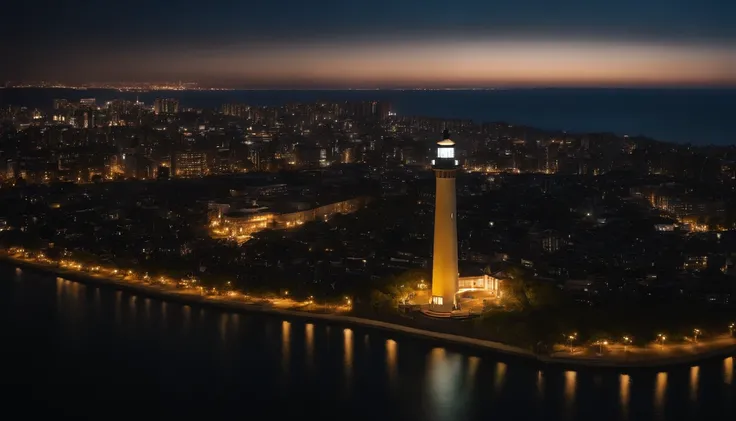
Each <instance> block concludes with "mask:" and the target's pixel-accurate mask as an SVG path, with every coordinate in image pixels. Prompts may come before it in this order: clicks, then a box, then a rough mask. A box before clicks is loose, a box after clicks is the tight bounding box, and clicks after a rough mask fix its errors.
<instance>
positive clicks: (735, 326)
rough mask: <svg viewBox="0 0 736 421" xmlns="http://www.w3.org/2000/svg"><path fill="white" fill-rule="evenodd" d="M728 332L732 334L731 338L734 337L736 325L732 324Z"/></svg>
mask: <svg viewBox="0 0 736 421" xmlns="http://www.w3.org/2000/svg"><path fill="white" fill-rule="evenodd" d="M728 330H729V332H731V336H733V332H734V330H736V323H731V324H730V325H728Z"/></svg>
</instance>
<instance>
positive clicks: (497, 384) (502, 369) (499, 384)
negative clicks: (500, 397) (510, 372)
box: [493, 362, 507, 394]
mask: <svg viewBox="0 0 736 421" xmlns="http://www.w3.org/2000/svg"><path fill="white" fill-rule="evenodd" d="M506 368H507V365H506V364H505V363H502V362H497V363H496V375H495V377H494V380H493V388H494V389H495V391H496V393H497V394H500V393H501V390H503V383H504V381H505V380H506Z"/></svg>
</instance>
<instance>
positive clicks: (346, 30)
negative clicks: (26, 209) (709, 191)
mask: <svg viewBox="0 0 736 421" xmlns="http://www.w3.org/2000/svg"><path fill="white" fill-rule="evenodd" d="M735 21H736V2H735V1H733V0H700V1H697V0H619V1H593V0H588V1H581V0H572V1H564V2H559V1H550V0H501V1H490V0H453V1H437V0H407V1H398V0H396V1H386V0H372V1H369V2H357V1H347V0H343V1H337V0H334V1H333V0H330V1H309V2H308V1H299V0H281V1H278V2H270V1H260V2H233V1H226V0H209V1H206V2H201V1H193V0H180V1H170V0H165V1H153V0H150V1H140V0H127V1H125V2H116V3H112V4H111V3H104V2H99V1H89V0H66V1H54V0H37V1H34V2H12V3H10V4H9V5H5V6H4V10H3V16H2V21H1V22H0V40H2V41H0V53H2V55H3V60H2V63H3V64H2V65H0V79H4V80H9V79H10V80H39V79H45V80H58V81H63V82H91V81H97V82H102V81H175V80H185V81H197V82H200V83H202V84H206V85H214V86H227V87H315V88H317V87H319V88H330V87H334V88H344V87H353V88H376V87H498V86H640V85H644V86H658V85H667V86H692V85H696V86H703V85H705V86H735V85H736V25H735V24H734V22H735Z"/></svg>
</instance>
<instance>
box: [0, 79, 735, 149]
mask: <svg viewBox="0 0 736 421" xmlns="http://www.w3.org/2000/svg"><path fill="white" fill-rule="evenodd" d="M136 97H138V98H139V99H140V100H141V101H143V102H145V103H147V104H151V103H152V102H153V100H154V99H155V98H156V97H175V98H179V99H180V100H181V106H182V107H185V108H188V107H191V108H219V107H221V105H222V104H224V103H230V102H241V103H246V104H250V105H271V106H274V105H282V104H285V103H288V102H303V103H306V102H316V101H359V100H378V101H388V102H390V103H391V104H392V108H393V111H395V112H397V114H398V115H400V116H425V117H441V118H461V119H472V120H474V121H477V122H496V121H505V122H508V123H511V124H515V125H525V126H532V127H538V128H542V129H549V130H564V131H568V132H611V133H616V134H619V135H630V136H635V135H644V136H648V137H651V138H655V139H657V140H663V141H670V142H678V143H692V144H693V145H708V144H718V145H731V144H736V124H734V110H736V89H509V90H493V91H481V90H467V91H462V90H452V91H398V90H363V91H359V90H354V91H168V92H166V91H158V92H146V93H139V94H136V93H122V92H117V91H113V90H99V89H91V90H86V91H84V90H81V91H77V90H69V89H0V104H5V105H7V104H13V105H24V106H27V107H37V108H50V107H51V104H52V101H53V99H54V98H68V99H79V98H96V99H97V102H98V104H102V103H104V101H107V100H110V99H114V98H127V99H132V100H135V99H136Z"/></svg>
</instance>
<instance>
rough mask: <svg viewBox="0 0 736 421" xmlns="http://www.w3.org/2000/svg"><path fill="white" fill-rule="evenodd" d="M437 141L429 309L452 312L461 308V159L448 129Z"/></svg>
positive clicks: (434, 163)
mask: <svg viewBox="0 0 736 421" xmlns="http://www.w3.org/2000/svg"><path fill="white" fill-rule="evenodd" d="M442 137H443V138H442V140H441V141H440V142H437V156H436V157H435V159H433V160H432V170H433V171H434V175H435V182H436V189H435V208H434V253H433V262H432V297H431V298H430V301H429V310H430V311H432V312H436V313H450V312H452V310H454V309H456V308H457V305H456V304H457V303H456V301H455V294H456V293H457V277H458V270H457V206H456V204H455V197H456V194H455V177H456V175H457V168H458V161H457V159H455V142H453V141H452V140H450V133H449V132H448V131H447V130H446V129H445V131H444V133H443V136H442Z"/></svg>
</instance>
